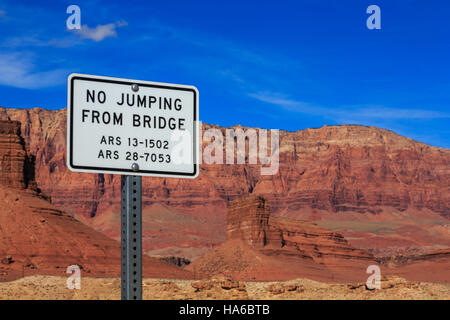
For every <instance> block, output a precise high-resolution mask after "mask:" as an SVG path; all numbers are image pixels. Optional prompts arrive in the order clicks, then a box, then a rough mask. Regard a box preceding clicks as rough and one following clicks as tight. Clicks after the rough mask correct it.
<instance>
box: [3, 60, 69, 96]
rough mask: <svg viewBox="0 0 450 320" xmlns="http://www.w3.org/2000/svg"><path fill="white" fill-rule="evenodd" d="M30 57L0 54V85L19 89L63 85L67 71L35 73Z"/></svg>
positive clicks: (57, 70)
mask: <svg viewBox="0 0 450 320" xmlns="http://www.w3.org/2000/svg"><path fill="white" fill-rule="evenodd" d="M35 69H36V67H35V65H34V64H33V63H32V61H31V59H30V57H28V56H25V55H23V54H20V53H9V54H3V53H0V74H1V77H0V84H2V85H7V86H11V87H17V88H26V89H39V88H46V87H52V86H55V85H59V84H63V83H64V82H65V79H66V76H67V74H68V71H67V70H63V69H56V70H49V71H35Z"/></svg>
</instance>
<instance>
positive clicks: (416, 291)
mask: <svg viewBox="0 0 450 320" xmlns="http://www.w3.org/2000/svg"><path fill="white" fill-rule="evenodd" d="M66 281H67V278H65V277H55V276H30V277H26V278H22V279H20V280H16V281H13V282H1V283H0V299H2V300H3V299H33V300H38V299H52V300H53V299H62V300H72V299H76V300H85V299H88V300H95V299H102V300H118V299H120V279H117V278H104V279H99V278H87V277H83V278H82V279H81V289H80V290H76V289H74V290H69V289H67V287H66ZM143 299H149V300H158V299H162V300H164V299H168V300H172V299H189V300H191V299H226V300H228V299H230V300H231V299H256V300H259V299H268V300H277V299H283V300H309V299H314V300H316V299H327V300H334V299H336V300H342V299H356V300H360V299H362V300H371V299H399V300H401V299H403V300H414V299H427V300H435V299H443V300H450V284H435V283H426V282H409V281H406V280H404V279H402V278H398V277H388V278H384V279H383V280H382V281H381V289H376V290H368V289H366V285H365V284H364V283H357V284H331V283H324V282H316V281H313V280H307V279H296V280H290V281H284V282H238V281H231V280H227V279H215V280H206V281H194V280H168V279H144V281H143Z"/></svg>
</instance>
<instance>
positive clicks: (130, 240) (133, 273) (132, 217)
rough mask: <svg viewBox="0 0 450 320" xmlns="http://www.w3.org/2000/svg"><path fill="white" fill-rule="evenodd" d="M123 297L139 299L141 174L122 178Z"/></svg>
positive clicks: (140, 288) (140, 289) (140, 275)
mask: <svg viewBox="0 0 450 320" xmlns="http://www.w3.org/2000/svg"><path fill="white" fill-rule="evenodd" d="M121 186H122V218H121V239H122V241H121V246H122V255H121V260H122V267H121V270H122V277H121V278H122V279H121V280H122V282H121V287H122V300H142V177H140V176H128V175H123V176H122V181H121Z"/></svg>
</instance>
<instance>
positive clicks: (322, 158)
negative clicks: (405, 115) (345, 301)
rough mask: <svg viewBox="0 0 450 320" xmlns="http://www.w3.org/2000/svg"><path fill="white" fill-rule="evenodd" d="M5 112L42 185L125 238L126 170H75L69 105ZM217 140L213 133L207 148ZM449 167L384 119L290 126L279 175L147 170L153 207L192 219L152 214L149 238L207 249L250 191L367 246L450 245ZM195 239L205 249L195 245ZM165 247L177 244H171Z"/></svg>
mask: <svg viewBox="0 0 450 320" xmlns="http://www.w3.org/2000/svg"><path fill="white" fill-rule="evenodd" d="M0 119H8V120H17V121H20V122H21V123H22V132H23V137H24V139H25V141H26V145H27V147H28V148H29V150H30V152H31V154H33V155H35V157H36V181H37V182H38V187H39V188H41V189H42V190H43V191H44V192H45V193H47V194H49V195H50V196H51V199H52V203H53V204H54V205H55V206H57V207H58V208H63V209H64V210H67V211H68V212H70V213H73V214H75V215H76V216H77V217H79V218H80V219H82V220H83V221H84V222H86V223H88V224H90V225H92V226H94V227H95V228H96V229H97V230H100V231H102V232H104V233H106V234H107V235H109V236H111V237H113V238H116V239H118V237H119V230H120V228H119V222H118V219H117V218H115V217H118V216H119V214H120V210H119V208H120V177H119V176H113V175H102V174H77V173H72V172H69V171H68V169H67V167H66V165H65V157H66V148H65V146H66V110H59V111H49V110H42V109H37V108H36V109H27V110H18V109H3V108H0ZM209 128H214V129H217V130H219V131H220V132H222V133H223V135H224V136H225V131H226V129H232V128H221V127H217V126H209V125H204V126H203V132H205V131H206V130H207V129H209ZM243 129H246V128H243ZM209 143H210V141H206V140H204V141H203V148H205V147H206V146H207V145H208V144H209ZM224 145H225V144H224ZM225 154H226V153H225V151H224V159H225ZM224 163H225V161H224ZM449 167H450V151H449V150H448V149H443V148H435V147H431V146H427V145H425V144H423V143H420V142H416V141H413V140H411V139H408V138H405V137H401V136H399V135H397V134H395V133H393V132H391V131H388V130H383V129H379V128H375V127H363V126H353V125H349V126H325V127H322V128H319V129H306V130H301V131H297V132H285V131H281V132H280V154H279V170H278V172H277V173H276V174H274V175H268V176H264V175H261V173H260V165H249V164H245V165H236V164H234V165H231V164H229V165H227V164H211V165H208V164H202V165H201V170H200V175H199V177H198V178H197V179H195V180H182V179H163V178H145V179H144V180H143V202H144V210H145V208H148V207H152V206H154V205H155V204H159V205H161V206H164V209H163V210H160V211H158V212H155V211H154V210H153V209H151V210H150V211H151V212H149V213H148V215H152V216H154V215H159V216H163V215H162V214H160V213H161V212H163V211H164V210H166V209H167V210H170V211H171V212H172V213H173V215H176V216H178V217H185V218H186V221H184V222H183V223H179V224H177V223H176V222H175V221H173V220H170V221H167V220H165V218H164V217H162V218H161V219H160V220H158V222H155V221H153V222H151V221H149V222H148V225H147V228H148V232H147V235H146V233H145V231H144V248H145V249H146V250H159V251H157V252H156V253H157V254H161V255H166V254H169V255H172V254H176V255H178V254H180V253H181V254H183V253H186V255H185V256H186V257H187V258H189V259H193V258H195V257H198V256H199V253H200V252H204V251H202V250H204V249H205V248H210V247H211V245H213V244H215V243H219V242H221V241H223V240H224V239H225V227H226V209H227V201H228V200H233V199H235V198H241V197H245V196H248V195H250V194H259V195H262V196H264V197H265V198H266V199H267V200H268V201H269V202H270V209H271V212H272V214H273V215H275V216H283V217H287V218H293V219H300V220H314V221H317V222H318V223H319V225H321V224H320V223H324V222H327V223H328V222H330V223H329V224H328V225H326V227H327V228H331V229H333V230H339V231H341V232H343V233H344V235H345V236H351V238H352V239H353V240H351V241H352V243H353V244H355V245H357V246H361V247H362V248H366V249H370V246H371V245H372V244H373V245H375V246H376V252H377V253H380V254H382V253H386V254H387V253H388V251H387V250H392V248H396V249H395V250H397V248H398V249H399V250H403V249H404V250H412V249H414V250H420V249H421V248H429V249H430V250H431V249H439V248H446V247H450V236H449V233H448V228H446V227H445V225H446V224H448V220H449V218H450V192H448V191H449V189H448V186H449V185H450V170H449ZM158 210H159V209H158ZM144 214H145V213H144ZM187 220H189V221H187ZM177 221H181V220H177ZM343 222H346V223H347V224H343ZM360 222H361V224H358V225H357V226H355V223H360ZM385 222H388V223H385ZM166 226H170V227H168V228H166ZM442 226H444V227H442ZM387 229H389V230H387ZM430 229H432V230H433V234H430V233H429V232H428V230H430ZM184 230H188V231H187V232H186V233H184V232H185V231H184ZM349 230H350V231H351V233H348V232H349ZM380 230H382V231H383V230H387V231H385V232H384V231H383V232H384V233H380ZM434 231H436V232H434ZM180 232H181V233H180ZM355 232H356V233H355ZM180 235H183V236H180ZM417 238H419V239H420V240H417ZM156 240H157V241H156ZM187 247H189V250H192V248H193V247H197V248H198V250H199V251H198V253H195V252H190V253H188V252H187ZM164 248H167V249H168V250H169V249H170V250H169V251H167V252H164V251H161V250H163V249H164ZM427 250H428V249H427ZM389 252H390V251H389Z"/></svg>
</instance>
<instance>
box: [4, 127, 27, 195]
mask: <svg viewBox="0 0 450 320" xmlns="http://www.w3.org/2000/svg"><path fill="white" fill-rule="evenodd" d="M0 184H1V185H3V186H5V187H12V188H19V189H26V188H28V186H30V187H35V184H34V168H33V158H32V156H30V155H29V154H28V153H27V151H26V147H25V141H24V140H23V139H22V137H21V136H20V122H18V121H2V120H0Z"/></svg>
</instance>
